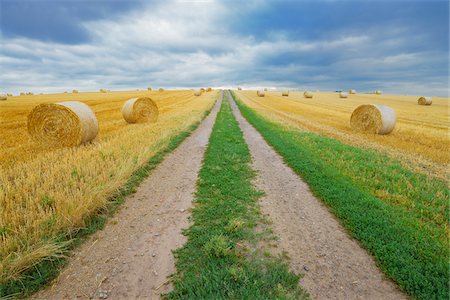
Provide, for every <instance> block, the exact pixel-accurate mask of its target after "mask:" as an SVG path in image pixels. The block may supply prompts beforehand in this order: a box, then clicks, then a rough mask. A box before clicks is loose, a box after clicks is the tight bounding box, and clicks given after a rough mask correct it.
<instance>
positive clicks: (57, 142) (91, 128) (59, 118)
mask: <svg viewBox="0 0 450 300" xmlns="http://www.w3.org/2000/svg"><path fill="white" fill-rule="evenodd" d="M27 127H28V133H29V134H30V135H31V137H32V138H33V139H34V140H35V141H36V142H38V143H40V144H42V145H47V146H49V147H72V146H78V145H80V144H84V143H87V142H89V141H91V140H93V139H94V138H95V137H96V136H97V133H98V122H97V118H96V116H95V113H94V112H93V111H92V110H91V108H90V107H89V106H87V105H86V104H84V103H81V102H78V101H67V102H59V103H47V104H40V105H38V106H36V107H35V108H34V109H33V110H32V111H31V113H30V114H29V115H28V123H27Z"/></svg>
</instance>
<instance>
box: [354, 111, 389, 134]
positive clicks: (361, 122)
mask: <svg viewBox="0 0 450 300" xmlns="http://www.w3.org/2000/svg"><path fill="white" fill-rule="evenodd" d="M395 122H396V115H395V111H394V110H393V109H392V108H390V107H388V106H385V105H381V104H363V105H360V106H358V107H357V108H356V109H355V110H354V111H353V113H352V115H351V117H350V126H351V127H352V128H353V129H354V130H356V131H360V132H367V133H376V134H388V133H390V132H392V130H394V127H395Z"/></svg>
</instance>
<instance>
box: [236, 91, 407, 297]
mask: <svg viewBox="0 0 450 300" xmlns="http://www.w3.org/2000/svg"><path fill="white" fill-rule="evenodd" d="M229 98H230V99H231V96H230V97H229ZM231 105H232V109H233V112H234V115H235V117H236V119H237V120H238V122H239V125H240V127H241V130H242V131H243V133H244V138H245V140H246V142H247V144H248V146H249V149H250V152H251V155H252V160H253V162H252V166H253V168H254V169H255V170H256V171H257V174H258V175H257V178H256V180H255V185H256V187H257V188H258V189H259V190H262V191H264V192H265V196H264V197H263V198H262V199H261V201H260V204H261V209H262V212H263V213H264V214H266V215H267V216H268V217H269V218H270V220H271V221H272V222H273V223H272V229H273V231H274V233H275V234H276V235H277V236H278V237H279V241H278V248H280V249H279V251H285V252H286V253H287V254H288V257H289V265H290V267H291V270H292V271H293V272H295V273H296V274H304V276H303V277H302V279H301V281H300V284H301V286H302V287H304V288H305V289H306V291H307V292H308V293H309V294H310V295H311V297H312V298H313V299H407V297H406V296H405V295H404V294H403V293H402V292H401V291H400V290H399V288H398V287H397V285H396V284H395V283H393V282H392V281H391V280H388V279H387V278H386V276H385V275H384V274H383V273H382V272H381V271H380V270H379V268H378V267H377V265H376V263H375V260H374V258H373V257H372V256H371V255H370V254H369V253H367V251H365V250H364V249H362V248H361V246H360V245H359V243H358V242H357V241H356V240H355V239H352V238H351V237H350V236H349V235H348V234H347V232H346V230H345V229H344V228H343V227H342V225H340V223H339V221H338V220H337V219H336V218H335V217H334V216H333V215H332V213H330V212H329V210H328V209H327V207H326V206H325V205H323V204H322V203H321V202H320V200H318V199H317V198H316V197H315V196H314V195H313V194H312V193H311V191H310V190H309V188H308V185H307V184H306V183H305V182H303V181H302V179H301V178H300V177H299V176H298V175H297V174H296V173H294V171H292V170H291V169H290V168H289V167H288V166H287V165H286V164H285V163H284V162H283V159H282V157H281V156H280V155H278V154H277V153H276V152H275V151H274V150H273V149H272V148H271V147H270V146H269V145H268V144H267V143H266V141H265V140H264V139H263V137H262V136H261V135H260V134H259V133H258V132H257V131H256V130H255V129H254V128H253V127H252V126H251V125H250V124H249V123H248V122H247V120H245V119H244V118H243V117H242V115H241V113H240V112H239V109H238V108H237V106H236V104H235V103H234V101H231Z"/></svg>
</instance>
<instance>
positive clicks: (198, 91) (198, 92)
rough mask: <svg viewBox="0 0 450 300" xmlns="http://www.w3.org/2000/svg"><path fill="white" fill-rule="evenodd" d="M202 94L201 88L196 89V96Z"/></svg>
mask: <svg viewBox="0 0 450 300" xmlns="http://www.w3.org/2000/svg"><path fill="white" fill-rule="evenodd" d="M201 95H202V91H201V90H196V91H194V96H201Z"/></svg>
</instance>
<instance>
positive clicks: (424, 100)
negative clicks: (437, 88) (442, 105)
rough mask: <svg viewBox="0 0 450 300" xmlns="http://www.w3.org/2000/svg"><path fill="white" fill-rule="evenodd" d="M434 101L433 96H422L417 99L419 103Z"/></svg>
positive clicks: (425, 103)
mask: <svg viewBox="0 0 450 300" xmlns="http://www.w3.org/2000/svg"><path fill="white" fill-rule="evenodd" d="M432 103H433V98H431V97H420V98H419V99H418V100H417V104H419V105H431V104H432Z"/></svg>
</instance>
